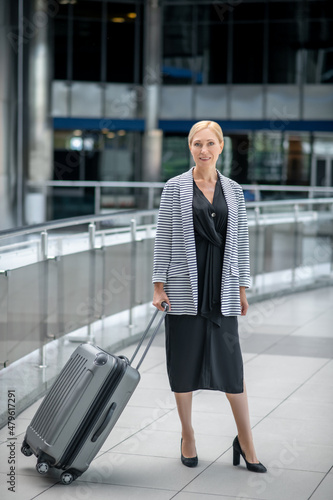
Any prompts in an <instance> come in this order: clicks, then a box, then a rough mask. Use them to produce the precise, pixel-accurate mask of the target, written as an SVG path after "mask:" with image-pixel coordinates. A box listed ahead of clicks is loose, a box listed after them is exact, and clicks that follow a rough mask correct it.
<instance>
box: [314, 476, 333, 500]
mask: <svg viewBox="0 0 333 500" xmlns="http://www.w3.org/2000/svg"><path fill="white" fill-rule="evenodd" d="M332 493H333V474H328V475H327V476H326V477H325V478H324V480H323V481H322V482H321V483H320V485H319V486H318V488H317V489H316V490H315V492H314V493H313V495H312V497H311V500H329V499H330V498H332V496H333V495H332Z"/></svg>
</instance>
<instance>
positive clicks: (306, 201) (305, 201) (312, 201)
mask: <svg viewBox="0 0 333 500" xmlns="http://www.w3.org/2000/svg"><path fill="white" fill-rule="evenodd" d="M322 203H327V204H331V203H333V198H300V199H296V200H274V201H247V202H246V206H247V207H248V208H256V207H272V206H274V205H277V206H284V205H294V206H295V205H320V204H322Z"/></svg>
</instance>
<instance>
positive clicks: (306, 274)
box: [0, 198, 333, 402]
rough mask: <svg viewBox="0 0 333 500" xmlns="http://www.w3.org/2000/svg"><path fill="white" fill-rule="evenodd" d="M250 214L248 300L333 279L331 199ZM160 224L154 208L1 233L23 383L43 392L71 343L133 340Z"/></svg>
mask: <svg viewBox="0 0 333 500" xmlns="http://www.w3.org/2000/svg"><path fill="white" fill-rule="evenodd" d="M247 209H248V220H249V233H250V259H251V273H252V287H251V288H250V289H249V290H248V298H249V302H251V301H253V302H255V301H258V300H260V299H262V298H267V297H272V296H273V297H274V296H280V295H285V294H287V293H290V292H292V291H296V290H304V289H306V288H309V287H317V286H324V285H327V284H332V283H333V250H332V242H333V198H322V199H305V200H296V201H288V202H287V201H285V202H274V203H269V202H249V203H248V204H247ZM156 220H157V210H143V211H122V212H120V213H117V214H112V215H110V214H104V215H91V216H87V217H76V218H72V219H64V220H59V221H54V222H49V223H42V224H38V225H35V226H28V227H25V228H19V229H12V230H8V231H2V232H0V321H1V330H0V353H1V359H0V362H1V367H2V368H4V367H8V366H9V368H10V366H11V365H12V364H14V363H15V362H16V361H17V360H21V359H23V358H24V357H26V356H27V355H28V356H29V355H30V356H32V357H30V358H29V360H30V361H28V362H27V363H24V367H25V368H24V369H25V372H24V373H25V377H26V376H28V377H31V381H32V382H31V384H32V387H33V386H34V383H35V384H37V385H36V387H39V388H40V389H39V390H40V391H42V390H45V388H46V385H48V384H49V382H50V381H51V380H52V377H54V376H55V375H56V371H55V363H56V361H54V360H55V359H56V360H58V361H59V356H61V355H62V354H61V353H63V355H64V356H65V357H66V355H67V353H68V349H74V347H75V342H78V341H79V342H81V341H88V342H94V343H96V344H97V345H100V346H101V347H103V348H105V349H114V348H116V347H117V346H124V345H128V344H130V343H132V342H133V341H134V340H135V339H136V338H137V337H138V335H139V334H140V332H142V330H143V326H144V325H145V324H146V323H147V322H148V318H149V317H150V316H151V314H152V310H153V306H152V305H151V301H152V295H153V286H152V283H151V275H152V262H153V246H154V237H155V231H156ZM66 346H67V347H66ZM68 346H69V347H68ZM47 353H49V354H47ZM64 353H65V354H64ZM24 359H26V358H24ZM60 359H62V358H60ZM35 366H37V367H40V368H42V370H41V372H40V375H38V376H37V375H36V370H37V368H36V367H35ZM37 371H38V370H37ZM4 372H6V370H1V371H0V377H1V376H2V375H3V374H4ZM26 374H27V375H26ZM35 379H36V380H37V382H36V380H35ZM34 380H35V382H34ZM46 382H47V383H46ZM45 384H46V385H45ZM36 391H37V389H35V393H34V394H35V396H34V398H35V399H36ZM30 402H31V401H30Z"/></svg>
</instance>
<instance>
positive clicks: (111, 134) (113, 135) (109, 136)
mask: <svg viewBox="0 0 333 500" xmlns="http://www.w3.org/2000/svg"><path fill="white" fill-rule="evenodd" d="M115 136H116V134H115V133H114V132H109V133H108V135H107V137H108V139H113V138H114V137H115Z"/></svg>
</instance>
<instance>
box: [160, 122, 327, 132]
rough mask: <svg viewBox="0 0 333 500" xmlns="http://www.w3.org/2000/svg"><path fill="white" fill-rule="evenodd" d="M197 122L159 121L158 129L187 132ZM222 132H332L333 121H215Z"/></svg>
mask: <svg viewBox="0 0 333 500" xmlns="http://www.w3.org/2000/svg"><path fill="white" fill-rule="evenodd" d="M196 121H197V120H160V121H159V127H160V128H161V129H162V130H164V131H165V132H186V133H187V132H188V131H189V130H190V128H191V127H192V125H194V123H196ZM215 121H217V122H218V123H219V124H220V125H221V127H222V130H223V132H225V133H227V132H241V131H244V132H246V131H249V130H268V131H272V132H277V131H281V132H282V131H289V130H290V131H293V132H298V131H308V132H309V131H314V132H333V120H288V119H286V120H279V119H276V120H215Z"/></svg>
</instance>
